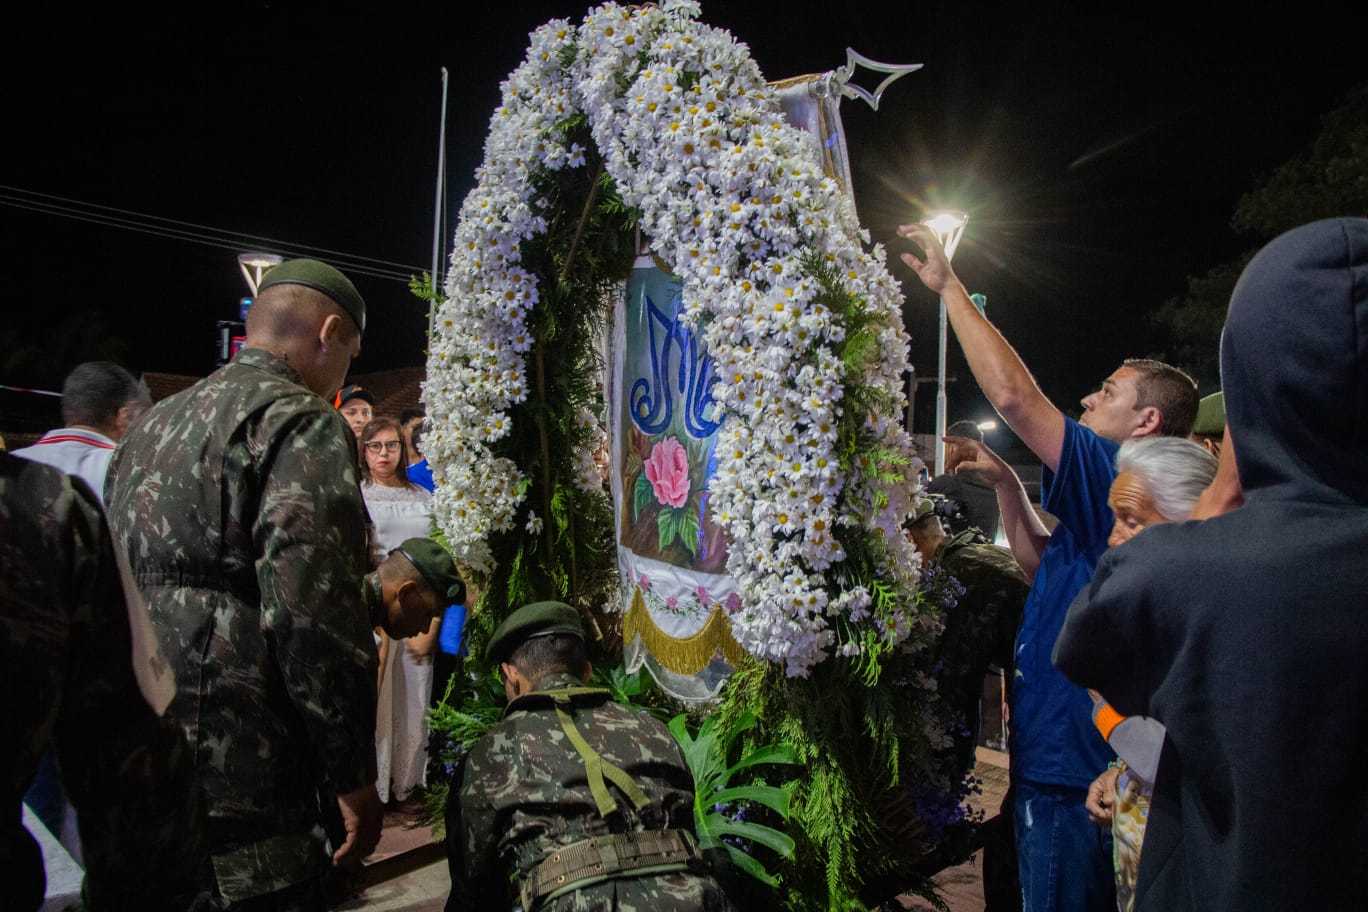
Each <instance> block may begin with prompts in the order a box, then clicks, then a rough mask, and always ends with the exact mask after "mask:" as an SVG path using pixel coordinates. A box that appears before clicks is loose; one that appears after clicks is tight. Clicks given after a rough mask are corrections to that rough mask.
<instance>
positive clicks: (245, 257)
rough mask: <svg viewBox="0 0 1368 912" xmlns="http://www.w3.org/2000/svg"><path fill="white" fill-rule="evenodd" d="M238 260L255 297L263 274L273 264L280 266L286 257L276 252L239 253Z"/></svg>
mask: <svg viewBox="0 0 1368 912" xmlns="http://www.w3.org/2000/svg"><path fill="white" fill-rule="evenodd" d="M237 260H238V268H239V269H241V270H242V277H243V278H244V279H246V280H247V287H248V288H250V289H251V290H252V297H254V298H255V297H256V294H257V286H258V285H260V284H261V277H262V275H263V274H264V273H265V272H266V270H268V269H270V268H271V267H272V266H279V265H280V264H281V263H283V262H284V261H285V258H284V257H280V256H277V255H275V254H274V253H239V254H238V258H237Z"/></svg>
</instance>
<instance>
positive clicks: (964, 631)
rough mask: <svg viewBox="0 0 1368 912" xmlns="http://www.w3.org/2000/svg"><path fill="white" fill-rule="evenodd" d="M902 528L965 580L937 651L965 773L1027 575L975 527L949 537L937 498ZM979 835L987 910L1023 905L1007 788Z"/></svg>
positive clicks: (1008, 661)
mask: <svg viewBox="0 0 1368 912" xmlns="http://www.w3.org/2000/svg"><path fill="white" fill-rule="evenodd" d="M908 535H909V536H910V537H911V538H912V540H913V542H914V543H915V544H916V546H917V550H918V551H920V552H921V553H922V555H923V557H924V558H925V559H926V560H929V561H933V562H935V563H937V564H939V565H940V566H941V567H943V568H944V569H945V570H947V571H948V572H949V573H950V574H951V575H952V576H954V577H955V579H957V580H958V581H959V583H960V585H961V586H962V587H964V592H963V594H961V595H960V597H959V600H958V602H957V603H956V604H955V607H954V608H952V609H950V611H949V612H948V613H947V615H946V619H945V630H944V631H943V632H942V634H941V639H940V643H939V644H938V646H937V650H936V659H937V661H939V662H940V663H941V674H940V689H941V693H942V694H944V695H945V698H946V701H947V702H948V703H949V705H950V707H951V708H952V709H953V710H954V711H955V712H957V713H959V714H962V715H963V717H964V728H963V729H962V730H960V731H958V732H957V733H956V734H955V738H954V743H955V747H954V750H955V757H956V762H957V763H958V765H959V768H960V769H961V770H962V771H964V772H965V773H969V772H972V771H973V769H974V764H975V751H976V746H977V744H978V740H979V724H978V723H979V700H980V699H981V698H982V695H983V677H984V675H985V674H986V673H987V671H988V666H989V665H990V664H992V665H997V666H998V667H999V668H1011V667H1012V649H1013V647H1014V645H1015V643H1016V633H1017V627H1019V626H1020V625H1021V614H1022V611H1023V609H1024V608H1025V605H1026V594H1027V593H1028V592H1029V591H1030V588H1031V586H1030V582H1029V581H1028V580H1027V579H1026V574H1025V573H1024V572H1023V571H1022V569H1021V565H1020V564H1019V563H1017V559H1016V558H1015V557H1013V556H1012V552H1011V551H1008V550H1007V549H1006V548H1001V547H998V546H997V545H994V544H990V543H989V542H988V539H987V537H986V536H984V535H983V533H982V532H980V531H979V530H978V529H975V528H971V529H966V530H965V531H963V532H960V533H959V534H957V535H953V536H949V537H947V536H946V534H945V530H944V528H943V527H942V526H941V523H940V517H939V516H937V515H936V510H935V498H924V499H923V500H922V501H920V503H919V504H918V506H917V512H916V514H915V516H914V518H913V521H912V524H911V526H910V527H909V528H908ZM979 835H980V838H981V839H982V844H983V894H984V902H985V906H984V908H985V912H1003V910H1019V909H1021V907H1022V903H1021V883H1020V881H1019V879H1018V874H1017V860H1016V844H1015V839H1014V829H1013V827H1012V793H1011V792H1010V790H1009V791H1008V793H1007V795H1006V796H1005V797H1004V798H1003V802H1002V806H1001V808H1000V809H999V813H998V815H997V816H996V817H993V818H991V819H990V820H988V821H987V822H986V823H984V824H983V826H982V827H981V828H980V830H979Z"/></svg>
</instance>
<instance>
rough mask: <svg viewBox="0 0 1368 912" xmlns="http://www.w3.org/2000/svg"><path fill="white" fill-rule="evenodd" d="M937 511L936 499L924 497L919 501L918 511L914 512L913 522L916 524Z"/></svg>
mask: <svg viewBox="0 0 1368 912" xmlns="http://www.w3.org/2000/svg"><path fill="white" fill-rule="evenodd" d="M935 512H936V501H935V500H933V499H932V498H930V497H923V498H922V499H921V500H919V501H917V512H915V513H913V514H912V524H913V525H916V524H917V523H919V522H921V521H922V520H923V519H926V517H928V516H930V515H931V514H932V513H935Z"/></svg>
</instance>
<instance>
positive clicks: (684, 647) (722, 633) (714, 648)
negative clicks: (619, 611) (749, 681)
mask: <svg viewBox="0 0 1368 912" xmlns="http://www.w3.org/2000/svg"><path fill="white" fill-rule="evenodd" d="M637 637H641V642H642V643H643V644H645V646H646V648H647V649H648V650H650V653H651V655H652V656H653V657H654V658H655V660H656V661H657V662H659V663H660V664H661V665H664V666H665V667H666V668H668V669H669V670H670V671H673V672H674V673H675V674H686V675H693V674H698V673H699V672H700V671H702V670H703V669H704V668H705V667H707V664H708V663H709V662H711V661H712V660H713V657H714V656H715V655H717V654H718V653H719V652H720V653H722V656H723V658H725V659H726V660H727V661H728V662H731V663H732V665H740V664H741V662H742V660H743V659H745V657H746V651H745V650H744V649H742V648H741V644H740V643H738V642H736V638H735V637H733V636H732V634H731V622H730V621H728V620H727V613H726V612H725V611H723V610H722V606H720V605H718V606H715V607H714V608H713V610H712V612H711V613H709V615H708V620H707V621H706V622H705V623H704V624H703V626H702V627H700V628H699V630H698V632H697V633H695V634H694V635H693V636H689V637H684V638H683V639H680V638H678V637H672V636H670V635H669V634H668V633H666V632H665V631H663V630H661V629H660V628H659V627H657V626H656V622H655V620H654V619H653V618H652V617H651V612H650V611H649V610H648V609H647V608H646V599H645V598H644V597H643V596H642V594H641V589H640V588H639V587H636V586H633V587H632V607H631V608H629V609H627V614H626V615H624V616H623V618H622V638H623V641H624V642H628V643H630V642H632V640H634V639H636V638H637Z"/></svg>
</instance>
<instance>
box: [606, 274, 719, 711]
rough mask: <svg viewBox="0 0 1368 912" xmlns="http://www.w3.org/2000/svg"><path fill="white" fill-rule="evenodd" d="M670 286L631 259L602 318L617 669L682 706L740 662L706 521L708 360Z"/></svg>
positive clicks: (709, 690)
mask: <svg viewBox="0 0 1368 912" xmlns="http://www.w3.org/2000/svg"><path fill="white" fill-rule="evenodd" d="M681 288H682V283H681V281H680V280H679V279H678V278H675V277H674V276H671V275H670V274H669V273H667V272H665V271H664V270H662V269H660V268H659V267H658V266H657V265H656V263H655V261H654V260H653V259H652V258H651V257H649V256H643V257H639V258H638V259H637V262H636V264H635V267H634V268H633V270H632V275H631V278H630V279H629V280H628V283H627V289H626V294H625V295H623V297H622V299H621V300H620V301H619V303H618V306H617V313H616V315H615V319H614V321H613V325H614V327H615V336H616V339H615V344H614V345H613V359H612V372H611V377H610V382H609V395H610V404H609V411H610V415H611V421H612V431H611V435H610V437H611V439H612V440H613V449H612V459H613V462H612V466H613V471H612V479H613V503H614V506H615V510H616V514H617V515H616V528H617V547H618V567H619V570H620V578H621V580H622V593H623V595H622V611H623V649H624V653H625V655H624V659H625V663H626V666H627V670H628V671H635V670H637V669H638V668H640V667H642V666H643V665H645V666H646V668H647V669H648V670H649V671H650V672H651V675H652V676H653V677H654V678H655V679H656V681H657V682H658V683H659V684H660V685H661V687H663V688H664V689H665V690H666V691H668V692H670V693H671V694H673V695H675V696H676V697H679V698H680V699H683V700H702V699H707V698H709V697H712V696H714V695H715V694H716V693H717V691H718V689H719V688H720V687H721V686H722V683H723V682H724V681H725V680H726V677H727V675H728V674H729V673H730V672H731V670H732V664H731V663H732V662H733V661H736V660H737V659H739V658H740V656H741V654H742V653H741V648H740V646H738V645H737V643H736V641H735V640H734V639H733V638H732V636H731V633H730V629H729V626H730V625H729V624H728V622H727V612H728V610H729V609H730V610H733V611H734V610H735V609H736V606H737V603H738V597H737V594H736V586H735V584H734V583H733V582H732V580H731V578H730V577H729V576H727V574H726V563H727V541H726V538H725V536H724V534H723V531H722V529H720V528H719V527H718V526H717V525H716V524H715V523H714V522H713V520H712V518H711V517H710V516H709V511H708V480H709V478H710V477H711V476H712V473H713V471H714V466H715V464H716V463H715V460H714V459H713V447H714V445H715V443H716V437H717V430H718V428H719V427H720V423H719V421H718V420H717V417H716V415H715V411H714V408H713V403H712V395H711V393H710V392H709V389H710V387H711V385H712V361H711V360H710V359H709V358H708V355H707V352H706V351H705V349H704V347H703V342H702V339H701V337H700V336H699V335H698V334H696V333H695V332H694V331H693V330H692V329H690V328H688V327H686V326H685V325H684V324H683V322H682V320H681V313H680V310H681V294H680V292H681Z"/></svg>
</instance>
